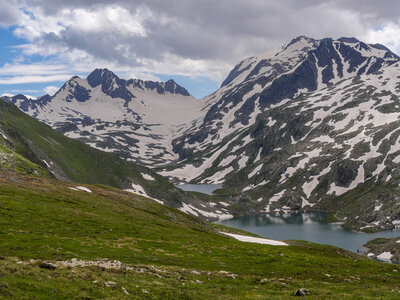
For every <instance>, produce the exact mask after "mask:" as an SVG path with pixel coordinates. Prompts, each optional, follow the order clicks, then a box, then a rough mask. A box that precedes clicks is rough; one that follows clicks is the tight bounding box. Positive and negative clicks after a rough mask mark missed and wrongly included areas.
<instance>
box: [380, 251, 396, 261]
mask: <svg viewBox="0 0 400 300" xmlns="http://www.w3.org/2000/svg"><path fill="white" fill-rule="evenodd" d="M392 256H393V254H392V253H390V252H383V253H381V254H379V255H378V256H377V257H376V258H377V259H378V260H381V261H385V262H391V260H390V259H391V258H392Z"/></svg>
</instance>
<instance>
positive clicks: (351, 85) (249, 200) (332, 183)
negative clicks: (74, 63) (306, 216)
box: [3, 36, 400, 231]
mask: <svg viewBox="0 0 400 300" xmlns="http://www.w3.org/2000/svg"><path fill="white" fill-rule="evenodd" d="M399 79H400V58H399V57H398V56H397V55H396V54H394V53H393V52H391V51H390V50H389V49H388V48H386V47H385V46H383V45H380V44H367V43H364V42H362V41H359V40H357V39H355V38H340V39H337V40H334V39H322V40H316V39H312V38H308V37H304V36H301V37H298V38H296V39H294V40H292V41H291V42H290V43H288V44H287V45H283V46H281V47H279V48H277V49H274V50H271V51H268V52H266V53H263V54H260V55H257V56H254V57H250V58H248V59H245V60H243V61H242V62H240V63H239V64H238V65H236V66H235V67H234V68H233V70H232V71H231V72H230V73H229V75H228V77H227V78H226V79H225V80H224V81H223V83H222V85H221V87H220V88H219V89H218V90H217V91H216V92H214V93H213V94H211V95H209V96H207V97H205V98H204V99H200V100H198V99H195V98H193V97H192V96H190V94H189V93H188V92H187V91H186V90H185V89H184V88H183V87H181V86H179V85H178V84H177V83H175V82H174V81H172V80H170V81H167V82H165V83H163V82H152V81H142V80H138V79H130V80H123V79H120V78H119V77H117V76H116V75H115V74H114V73H112V72H111V71H109V70H107V69H96V70H94V71H93V72H92V73H91V74H90V75H89V76H88V77H87V78H86V79H81V78H79V77H73V78H71V79H70V80H69V81H67V82H66V83H65V84H64V86H63V87H62V88H61V89H60V90H59V91H58V92H57V93H56V94H55V95H54V96H49V95H45V96H43V97H40V98H38V99H36V100H33V99H28V98H27V97H24V96H22V95H17V96H13V97H3V98H4V99H5V100H6V101H8V102H11V103H13V104H15V105H16V106H18V107H19V108H20V109H21V110H22V111H24V112H25V113H27V114H29V115H31V116H32V117H34V118H36V119H37V120H39V121H42V122H44V123H46V124H48V125H50V126H51V127H52V128H54V129H56V130H57V131H59V132H60V133H62V134H64V135H65V136H67V137H70V138H74V139H78V140H80V141H82V142H83V143H85V144H87V145H89V146H91V147H94V148H97V149H100V150H103V151H107V152H113V153H114V154H115V155H117V156H119V157H120V158H122V159H124V160H128V161H133V162H136V163H140V164H143V165H146V166H147V167H151V168H153V169H154V170H155V171H157V172H158V173H159V174H160V175H163V176H166V177H168V178H169V179H170V180H171V181H172V182H175V183H178V182H191V183H214V184H215V183H218V184H223V185H224V190H223V191H224V193H225V194H227V195H230V196H229V197H227V198H226V199H224V201H223V202H224V203H226V205H225V204H224V205H222V206H220V207H226V212H224V214H228V211H229V210H230V209H232V207H237V206H239V207H240V209H242V213H246V214H249V213H251V214H256V213H286V212H293V211H306V210H307V211H312V210H318V211H326V212H328V213H330V218H331V220H336V221H342V222H344V226H345V227H347V228H353V229H357V230H364V231H374V230H382V229H389V228H394V227H395V226H396V225H397V224H400V206H399V204H398V203H399V201H398V200H399V197H398V195H399V194H400V191H399V183H400V182H399V178H400V168H399V167H398V163H399V162H400V140H399V139H400V137H399V135H400V130H399V129H398V128H399V118H400V100H399V95H400V81H399ZM50 169H51V168H50ZM152 174H153V173H152ZM152 176H155V175H152ZM182 205H183V204H182ZM185 205H187V206H185ZM185 205H183V206H182V207H181V208H183V210H185V211H186V212H191V213H193V214H197V215H200V216H201V215H202V216H206V215H207V213H201V212H200V211H203V212H206V211H208V210H209V209H211V208H210V205H208V206H207V208H203V209H200V208H199V207H200V206H199V205H197V207H194V206H191V205H192V204H191V202H187V203H186V204H185ZM177 207H179V206H177ZM211 207H213V205H211ZM236 213H238V212H237V211H235V214H236Z"/></svg>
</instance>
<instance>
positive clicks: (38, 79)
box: [0, 74, 74, 85]
mask: <svg viewBox="0 0 400 300" xmlns="http://www.w3.org/2000/svg"><path fill="white" fill-rule="evenodd" d="M72 76H74V75H73V74H61V75H43V76H33V75H27V76H14V77H0V84H4V85H6V84H24V83H44V82H54V81H66V80H68V79H70V78H71V77H72Z"/></svg>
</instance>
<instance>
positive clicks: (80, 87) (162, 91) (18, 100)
mask: <svg viewBox="0 0 400 300" xmlns="http://www.w3.org/2000/svg"><path fill="white" fill-rule="evenodd" d="M5 100H6V101H9V102H12V103H14V104H16V105H17V106H18V107H19V108H21V109H22V110H23V111H24V112H26V113H27V114H29V115H31V116H33V117H34V118H36V119H38V120H40V121H42V122H45V123H46V124H48V125H50V126H52V127H53V128H56V129H57V130H59V131H60V132H62V133H63V134H65V135H66V136H68V137H71V138H75V139H79V140H81V141H83V142H84V143H86V144H88V145H90V146H92V147H95V148H98V149H100V150H103V151H107V152H114V153H116V154H117V155H119V156H120V157H122V158H125V159H128V160H132V161H136V162H140V163H141V164H145V165H157V164H165V163H167V162H170V161H173V160H176V159H177V158H178V157H177V155H176V154H175V153H174V152H173V151H172V146H171V140H172V139H174V138H175V137H176V136H177V135H178V134H179V132H181V131H182V130H183V129H184V128H186V127H187V126H188V125H190V124H191V122H192V121H193V120H194V119H196V118H198V116H201V115H202V114H203V112H202V111H201V110H202V109H203V102H201V101H198V100H196V99H194V98H193V97H192V96H191V95H190V94H189V93H188V92H187V91H186V90H185V89H184V88H183V87H181V86H179V85H178V84H177V83H175V82H174V81H173V80H169V81H167V82H165V83H164V82H153V81H143V80H139V79H134V80H133V79H130V80H124V79H120V78H119V77H117V76H116V75H115V74H114V73H112V72H111V71H109V70H107V69H96V70H94V71H93V72H92V73H91V74H89V76H88V77H87V79H81V78H79V77H77V76H75V77H73V78H71V79H70V80H69V81H67V82H66V83H65V84H64V85H63V87H62V88H61V89H60V90H59V91H58V92H57V93H56V94H55V95H54V96H52V97H50V96H48V95H46V96H43V97H40V98H39V99H37V100H31V99H28V98H25V97H24V96H22V95H17V96H15V97H5Z"/></svg>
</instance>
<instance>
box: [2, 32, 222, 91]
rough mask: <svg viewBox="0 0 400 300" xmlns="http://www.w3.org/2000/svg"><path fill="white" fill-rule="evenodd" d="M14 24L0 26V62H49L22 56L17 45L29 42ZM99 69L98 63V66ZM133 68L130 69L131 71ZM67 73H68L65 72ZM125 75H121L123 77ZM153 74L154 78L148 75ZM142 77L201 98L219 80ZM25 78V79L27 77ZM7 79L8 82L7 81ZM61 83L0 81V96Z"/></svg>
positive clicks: (161, 76)
mask: <svg viewBox="0 0 400 300" xmlns="http://www.w3.org/2000/svg"><path fill="white" fill-rule="evenodd" d="M15 28H16V26H11V27H8V28H0V40H1V41H2V44H1V50H0V65H1V66H7V64H13V63H17V64H22V65H35V64H46V62H49V61H50V62H51V61H52V59H53V58H52V57H51V56H40V55H24V53H23V50H22V49H21V48H18V46H21V45H25V44H28V43H29V41H28V40H26V39H23V38H18V37H16V36H15V35H14V34H13V31H14V30H15ZM98 67H99V68H102V67H103V66H102V65H99V66H98ZM91 71H92V69H90V70H87V72H74V73H71V74H72V75H78V76H80V77H86V76H87V75H88V74H89V73H90V72H91ZM133 71H134V70H133ZM66 73H68V72H66ZM116 73H118V72H116ZM124 75H125V76H124ZM120 76H121V78H124V79H130V78H127V74H126V73H125V72H123V73H122V75H120ZM153 76H154V78H152V77H153ZM10 77H11V76H7V74H4V76H1V79H7V78H10ZM128 77H129V76H128ZM144 77H149V78H148V79H152V80H158V79H159V80H162V81H167V80H169V79H173V80H175V81H176V82H177V83H178V84H180V85H182V86H183V87H184V88H186V89H187V90H188V91H189V92H190V93H191V94H192V95H193V96H194V97H196V98H199V99H200V98H203V97H205V96H206V95H209V94H211V93H212V92H214V91H215V90H217V89H218V87H219V82H217V81H215V80H212V79H210V78H209V77H206V76H198V77H196V76H182V75H174V74H156V73H150V72H148V73H146V74H145V76H144ZM28 81H29V80H28ZM10 82H12V81H11V80H10ZM64 83H65V80H56V81H51V80H49V81H47V80H46V82H37V81H36V82H35V81H33V82H23V83H11V84H5V83H2V84H0V95H3V94H14V95H16V94H24V95H30V96H35V97H38V96H42V95H44V94H46V92H49V91H53V92H54V91H55V90H56V89H55V87H56V88H60V87H61V86H62V85H63V84H64Z"/></svg>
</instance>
